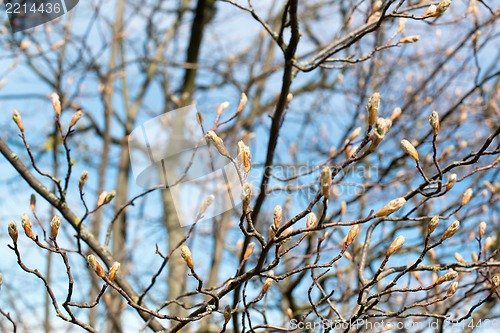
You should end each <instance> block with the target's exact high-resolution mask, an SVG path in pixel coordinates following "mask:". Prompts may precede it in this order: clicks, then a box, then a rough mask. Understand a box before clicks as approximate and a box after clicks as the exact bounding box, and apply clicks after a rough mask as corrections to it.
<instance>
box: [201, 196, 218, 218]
mask: <svg viewBox="0 0 500 333" xmlns="http://www.w3.org/2000/svg"><path fill="white" fill-rule="evenodd" d="M214 200H215V196H214V195H213V194H210V195H209V196H208V197H207V198H206V199H205V200H203V202H202V203H201V207H200V212H199V213H198V215H199V216H202V215H203V214H204V213H205V212H206V211H207V208H208V207H210V205H211V204H212V203H213V202H214Z"/></svg>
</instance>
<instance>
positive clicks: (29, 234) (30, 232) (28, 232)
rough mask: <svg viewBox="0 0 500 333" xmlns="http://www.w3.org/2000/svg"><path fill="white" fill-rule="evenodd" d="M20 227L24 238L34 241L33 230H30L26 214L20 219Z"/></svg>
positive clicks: (29, 222)
mask: <svg viewBox="0 0 500 333" xmlns="http://www.w3.org/2000/svg"><path fill="white" fill-rule="evenodd" d="M21 225H22V226H23V229H24V233H25V234H26V237H28V238H31V239H35V235H34V234H33V230H32V229H31V221H30V218H29V217H28V215H27V214H23V216H22V217H21Z"/></svg>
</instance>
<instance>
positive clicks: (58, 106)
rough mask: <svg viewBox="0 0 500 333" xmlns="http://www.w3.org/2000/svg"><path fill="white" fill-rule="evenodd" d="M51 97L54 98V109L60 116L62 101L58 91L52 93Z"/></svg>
mask: <svg viewBox="0 0 500 333" xmlns="http://www.w3.org/2000/svg"><path fill="white" fill-rule="evenodd" d="M50 98H51V99H52V107H53V108H54V111H55V112H56V114H57V115H58V116H60V115H61V110H62V108H61V101H60V100H59V95H58V94H56V93H52V94H51V95H50Z"/></svg>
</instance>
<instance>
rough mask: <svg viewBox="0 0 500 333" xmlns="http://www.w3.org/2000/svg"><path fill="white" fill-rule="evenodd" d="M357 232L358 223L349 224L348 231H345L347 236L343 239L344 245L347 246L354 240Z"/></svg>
mask: <svg viewBox="0 0 500 333" xmlns="http://www.w3.org/2000/svg"><path fill="white" fill-rule="evenodd" d="M358 232H359V224H354V225H353V226H351V228H350V229H349V232H348V233H347V237H346V239H345V243H344V247H345V248H347V247H348V246H349V245H351V244H352V242H354V238H356V236H357V235H358Z"/></svg>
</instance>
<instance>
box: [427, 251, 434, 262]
mask: <svg viewBox="0 0 500 333" xmlns="http://www.w3.org/2000/svg"><path fill="white" fill-rule="evenodd" d="M427 253H428V254H429V258H431V260H436V251H435V250H434V249H430V250H429V252H427Z"/></svg>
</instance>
